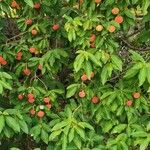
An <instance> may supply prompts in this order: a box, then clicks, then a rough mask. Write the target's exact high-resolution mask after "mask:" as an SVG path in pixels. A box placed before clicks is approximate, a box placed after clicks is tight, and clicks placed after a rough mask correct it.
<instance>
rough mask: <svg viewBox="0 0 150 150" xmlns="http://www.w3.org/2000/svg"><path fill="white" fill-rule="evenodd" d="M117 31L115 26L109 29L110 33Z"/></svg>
mask: <svg viewBox="0 0 150 150" xmlns="http://www.w3.org/2000/svg"><path fill="white" fill-rule="evenodd" d="M115 30H116V27H115V26H113V25H111V26H109V28H108V31H109V32H110V33H112V32H115Z"/></svg>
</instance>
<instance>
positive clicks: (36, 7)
mask: <svg viewBox="0 0 150 150" xmlns="http://www.w3.org/2000/svg"><path fill="white" fill-rule="evenodd" d="M40 7H41V4H40V3H35V4H34V6H33V8H34V9H37V10H38V9H40Z"/></svg>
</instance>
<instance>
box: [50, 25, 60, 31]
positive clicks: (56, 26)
mask: <svg viewBox="0 0 150 150" xmlns="http://www.w3.org/2000/svg"><path fill="white" fill-rule="evenodd" d="M59 28H60V26H59V25H58V24H55V25H53V27H52V29H53V30H54V31H57V30H59Z"/></svg>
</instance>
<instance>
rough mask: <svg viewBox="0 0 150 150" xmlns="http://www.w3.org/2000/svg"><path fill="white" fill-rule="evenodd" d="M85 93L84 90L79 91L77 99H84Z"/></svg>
mask: <svg viewBox="0 0 150 150" xmlns="http://www.w3.org/2000/svg"><path fill="white" fill-rule="evenodd" d="M85 95H86V94H85V92H84V90H82V91H80V92H79V97H81V98H83V97H85Z"/></svg>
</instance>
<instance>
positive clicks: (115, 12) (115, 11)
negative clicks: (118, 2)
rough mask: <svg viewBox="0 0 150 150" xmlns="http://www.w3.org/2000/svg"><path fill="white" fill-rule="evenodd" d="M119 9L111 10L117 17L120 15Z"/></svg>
mask: <svg viewBox="0 0 150 150" xmlns="http://www.w3.org/2000/svg"><path fill="white" fill-rule="evenodd" d="M119 11H120V10H119V8H117V7H114V8H113V9H112V10H111V12H112V14H114V15H117V14H118V13H119Z"/></svg>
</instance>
